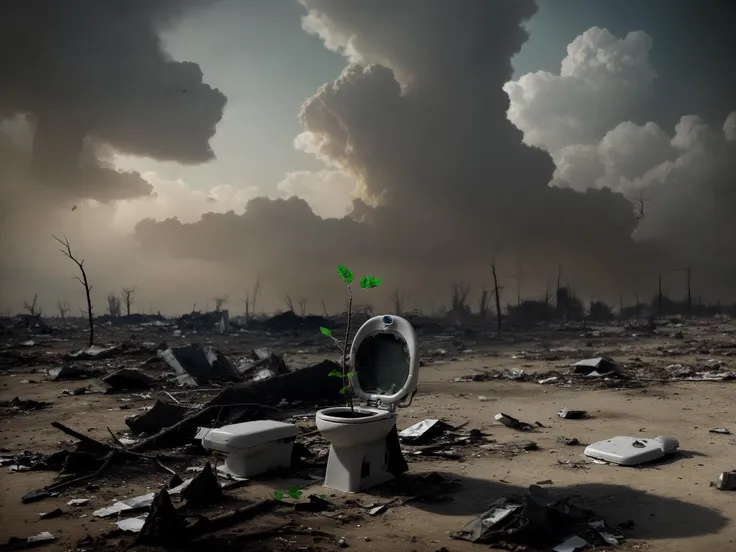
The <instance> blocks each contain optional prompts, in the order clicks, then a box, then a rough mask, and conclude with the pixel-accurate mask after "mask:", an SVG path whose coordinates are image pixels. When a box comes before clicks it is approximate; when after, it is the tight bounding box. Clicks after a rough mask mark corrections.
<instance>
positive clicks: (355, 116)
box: [137, 0, 655, 299]
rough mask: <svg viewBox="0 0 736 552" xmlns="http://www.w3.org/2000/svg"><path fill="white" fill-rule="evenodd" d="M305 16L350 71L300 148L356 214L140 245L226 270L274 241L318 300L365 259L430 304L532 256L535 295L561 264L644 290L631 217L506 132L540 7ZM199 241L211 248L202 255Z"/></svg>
mask: <svg viewBox="0 0 736 552" xmlns="http://www.w3.org/2000/svg"><path fill="white" fill-rule="evenodd" d="M301 3H302V4H303V5H304V7H305V8H306V9H307V15H306V16H305V19H304V21H303V26H304V28H305V29H306V30H307V31H308V32H312V33H314V34H317V35H318V36H319V37H320V38H321V39H322V40H323V41H324V43H325V45H326V47H328V48H330V49H333V50H335V51H337V52H340V53H342V54H343V55H345V57H346V58H347V61H348V62H349V64H348V66H347V67H346V68H345V69H344V70H343V72H342V73H341V74H340V75H339V76H338V77H337V78H336V79H335V80H334V81H333V82H329V83H326V84H324V85H323V86H321V87H320V88H319V89H318V90H317V91H316V92H315V94H314V95H313V96H312V97H310V98H308V99H307V100H306V101H305V102H304V104H303V105H302V108H301V110H300V113H299V118H300V121H301V122H302V125H303V127H304V133H302V134H301V135H300V136H299V137H297V139H296V141H295V145H296V146H297V147H298V148H300V149H302V150H303V151H308V152H311V153H313V154H315V155H316V156H317V157H318V158H319V159H322V160H323V161H325V164H326V165H327V170H333V171H343V172H344V173H347V174H349V175H350V178H352V179H354V180H355V181H357V182H359V183H360V187H359V190H358V193H359V197H358V198H356V199H355V201H354V204H353V208H354V211H353V213H352V214H351V216H350V217H349V218H347V219H339V220H334V221H332V222H330V221H322V220H321V219H319V218H316V217H315V215H314V213H309V212H308V211H307V209H306V203H304V204H298V203H293V204H291V203H289V202H272V203H271V204H267V203H264V202H261V201H260V200H259V203H258V204H257V205H256V204H255V203H254V202H251V204H249V206H248V209H247V211H246V213H245V214H244V215H243V216H242V217H240V218H238V217H230V216H229V215H213V216H212V217H211V218H209V219H208V220H207V221H205V220H203V221H202V222H201V223H197V224H195V225H189V226H187V225H176V224H173V223H168V224H161V225H153V224H146V225H140V226H139V227H138V232H137V235H138V237H139V239H140V240H141V241H142V243H144V244H146V245H147V246H149V247H157V248H159V249H160V250H169V251H174V250H183V247H182V246H183V244H185V243H186V244H187V247H186V254H188V255H198V256H201V257H202V258H212V259H214V258H219V259H226V258H230V257H231V255H232V247H230V238H229V236H230V235H237V236H240V237H241V239H242V240H244V243H249V242H247V240H248V239H249V238H245V237H244V236H247V235H248V234H249V233H253V234H254V235H263V234H264V233H267V235H268V239H269V243H270V244H271V246H272V247H273V248H275V249H276V250H279V251H283V250H288V251H290V252H292V255H293V256H292V257H291V262H292V263H293V264H292V266H299V267H309V268H300V271H301V270H305V271H308V272H307V273H308V274H310V275H312V276H313V277H314V284H313V286H312V289H315V286H317V287H318V286H320V285H321V282H323V281H324V277H320V276H319V274H320V273H325V274H327V275H328V276H327V277H328V278H329V273H330V272H331V271H330V270H329V268H328V267H329V266H330V265H331V264H334V263H335V262H346V263H349V262H351V260H355V262H360V263H361V264H364V265H367V266H369V267H371V270H374V271H380V272H382V273H383V274H386V275H387V278H388V279H390V280H391V281H392V282H394V283H395V284H396V285H398V286H402V287H407V288H408V287H410V288H411V289H412V290H413V291H414V293H415V294H416V296H417V298H419V299H421V298H427V297H429V296H430V295H436V294H437V293H438V290H439V289H444V288H445V287H446V286H447V285H448V284H449V282H451V281H453V280H457V279H459V278H463V279H467V280H471V281H474V282H476V283H481V282H484V281H487V279H488V277H489V271H488V265H487V263H488V261H489V260H490V259H491V258H493V257H494V255H495V258H496V260H497V262H499V263H502V264H503V263H504V262H505V261H504V259H507V258H508V259H514V260H515V258H516V256H517V255H521V256H523V257H524V258H525V266H526V267H527V269H528V270H529V271H530V273H531V274H533V276H531V275H530V276H529V278H528V281H529V282H530V286H534V285H536V286H537V287H536V289H538V290H541V289H543V286H546V280H547V278H548V276H549V275H550V274H554V273H555V271H556V269H557V265H558V264H559V263H563V264H565V265H566V266H568V267H569V269H570V272H571V273H573V272H575V273H577V278H579V281H576V285H577V286H578V289H582V288H584V286H585V283H586V282H588V283H592V285H591V288H593V287H594V288H596V293H602V292H603V291H602V290H603V289H604V288H606V287H609V288H610V287H613V286H621V285H623V284H622V283H621V282H622V281H623V280H624V279H625V278H636V275H634V274H632V273H631V271H628V270H627V269H626V267H625V266H624V265H622V264H621V263H617V262H616V261H614V260H610V258H611V257H613V258H617V259H619V258H622V257H625V258H628V259H632V260H633V261H634V262H640V263H641V265H642V266H644V267H645V268H644V270H643V272H646V258H654V257H655V255H652V254H651V252H648V251H644V250H643V249H635V248H634V246H633V242H632V240H631V237H630V236H631V233H632V232H633V230H634V227H635V224H634V222H633V221H632V209H631V205H630V203H629V202H628V201H627V200H626V199H625V198H623V197H621V196H617V195H615V194H612V193H611V192H610V191H607V190H600V191H599V190H590V191H588V192H586V193H577V192H574V191H572V190H560V189H552V188H549V187H548V186H547V183H548V182H549V181H550V180H551V178H552V176H553V171H554V163H553V161H552V159H550V157H549V156H548V155H547V154H546V153H544V152H542V151H540V150H537V149H532V148H529V147H527V146H525V145H524V144H523V143H522V140H523V133H522V132H520V131H519V130H518V129H517V128H515V127H514V126H513V125H512V124H511V123H510V122H509V121H508V120H507V117H506V111H507V110H508V107H509V98H508V96H507V94H506V93H505V92H504V90H503V87H504V84H505V83H506V82H508V80H509V79H510V78H511V75H512V74H513V69H512V66H511V58H512V57H513V56H514V54H515V53H517V52H518V51H519V50H520V48H521V46H522V44H523V43H524V41H525V40H526V38H527V34H526V31H525V30H524V28H523V24H524V22H525V21H526V20H528V19H529V18H530V17H531V16H532V15H533V14H534V13H535V10H536V6H535V4H534V2H533V1H532V0H522V1H501V2H485V1H482V0H474V1H468V2H463V3H462V4H457V5H455V4H448V3H447V2H443V1H439V0H433V1H427V2H424V3H422V4H421V6H419V5H418V4H415V3H402V2H393V1H385V0H380V1H376V2H370V3H360V2H341V1H336V0H302V1H301ZM632 41H633V42H637V40H636V39H632ZM622 63H623V62H622ZM346 188H347V185H346ZM333 189H334V190H337V189H338V188H337V186H335V187H334V188H333ZM263 201H267V200H263ZM311 203H312V204H313V205H315V206H316V201H314V200H313V201H312V202H311ZM267 205H268V208H266V206H267ZM315 208H316V207H315ZM251 209H254V210H255V209H258V211H261V210H262V211H263V212H268V213H270V215H269V218H267V219H266V218H262V217H263V215H261V214H255V212H254V213H251ZM282 211H283V213H282ZM287 212H289V213H290V216H289V217H285V216H283V215H284V214H286V213H287ZM280 213H281V215H280ZM257 220H263V221H264V222H263V224H264V227H263V228H264V230H262V231H261V232H260V233H259V231H258V230H257V228H258V226H257V222H256V221H257ZM266 220H267V221H268V222H265V221H266ZM282 225H283V228H282ZM275 227H276V228H278V231H277V232H274V231H273V229H274V228H275ZM590 227H595V228H596V235H595V238H593V237H592V234H591V233H589V232H588V231H587V230H588V229H589V228H590ZM305 228H309V231H308V232H307V231H305V230H304V229H305ZM583 230H584V231H583ZM199 232H202V233H207V234H208V235H209V238H208V239H207V240H204V239H202V241H201V243H199V242H198V243H199V245H198V246H195V245H193V244H194V243H195V236H197V235H199ZM587 238H589V239H587ZM281 239H283V240H284V241H280V240H281ZM213 243H217V244H219V246H218V247H214V246H212V245H211V244H213ZM205 244H207V245H205ZM249 247H250V246H249ZM252 247H254V248H256V247H257V246H256V244H255V243H254V244H253V246H252ZM241 251H242V252H243V253H242V255H243V259H244V260H243V262H252V261H254V260H257V261H258V262H261V263H263V264H264V265H268V266H272V263H273V262H276V261H275V260H274V259H271V258H269V255H268V254H267V253H266V252H263V251H260V250H258V253H257V254H254V250H252V249H250V248H243V249H241ZM246 258H247V259H248V261H246V260H245V259H246ZM323 261H324V264H323ZM282 262H284V261H282ZM514 262H515V261H514ZM512 264H513V262H512ZM315 267H316V268H315ZM373 267H375V268H373ZM512 270H513V269H512ZM292 272H293V271H292ZM289 273H290V271H285V274H289ZM417 274H421V275H422V276H421V277H417ZM272 278H273V284H274V285H275V286H276V287H277V288H282V289H283V288H285V287H287V286H290V285H299V284H292V283H290V282H289V281H288V279H287V278H282V276H281V275H280V273H279V271H276V272H275V273H273V274H272ZM328 281H329V280H328ZM593 282H594V283H593ZM627 285H628V284H627ZM632 285H633V284H632ZM617 289H618V288H617ZM308 291H309V290H308V289H305V293H306V292H308Z"/></svg>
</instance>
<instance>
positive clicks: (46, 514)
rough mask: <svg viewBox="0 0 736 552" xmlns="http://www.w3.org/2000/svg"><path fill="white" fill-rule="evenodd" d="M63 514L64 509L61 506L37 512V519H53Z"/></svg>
mask: <svg viewBox="0 0 736 552" xmlns="http://www.w3.org/2000/svg"><path fill="white" fill-rule="evenodd" d="M63 515H64V511H63V510H62V509H61V508H57V509H56V510H51V511H50V512H42V513H40V514H38V517H39V519H53V518H57V517H60V516H63Z"/></svg>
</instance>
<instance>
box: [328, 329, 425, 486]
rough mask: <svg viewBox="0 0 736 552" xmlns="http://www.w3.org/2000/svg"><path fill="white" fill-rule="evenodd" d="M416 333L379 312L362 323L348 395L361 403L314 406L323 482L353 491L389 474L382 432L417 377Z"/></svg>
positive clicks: (388, 428) (385, 433) (354, 348)
mask: <svg viewBox="0 0 736 552" xmlns="http://www.w3.org/2000/svg"><path fill="white" fill-rule="evenodd" d="M418 368H419V360H418V358H417V338H416V334H415V333H414V328H413V327H412V326H411V324H410V323H409V322H408V321H407V320H405V319H404V318H401V317H400V316H394V315H390V314H385V315H381V316H375V317H373V318H371V319H370V320H368V321H367V322H366V323H365V324H363V325H362V326H361V327H360V329H359V330H358V332H357V333H356V334H355V338H354V339H353V344H352V346H351V348H350V370H351V371H355V373H356V375H355V377H353V379H352V385H353V396H354V397H357V398H358V399H359V400H360V401H361V404H360V406H355V408H354V412H351V409H350V407H349V406H337V407H332V408H324V409H322V410H319V411H318V412H317V415H316V422H317V429H318V430H319V432H320V433H321V434H322V437H324V439H325V440H327V441H328V442H329V443H330V453H329V457H328V460H327V473H326V474H325V482H324V486H325V487H328V488H330V489H334V490H337V491H342V492H347V493H355V492H358V491H361V490H364V489H367V488H370V487H373V486H375V485H379V484H381V483H385V482H386V481H389V480H391V479H393V475H392V474H391V473H390V472H389V471H388V469H387V468H388V460H389V454H388V447H387V443H386V441H387V437H388V434H389V433H390V432H391V430H392V429H393V428H394V427H395V426H396V407H397V406H398V407H402V408H403V407H407V406H409V405H410V404H411V401H412V399H413V398H414V394H415V393H416V389H417V380H418V378H419V372H418Z"/></svg>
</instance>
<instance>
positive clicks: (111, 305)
mask: <svg viewBox="0 0 736 552" xmlns="http://www.w3.org/2000/svg"><path fill="white" fill-rule="evenodd" d="M121 307H122V305H121V304H120V297H118V296H117V295H115V293H110V294H108V296H107V312H108V314H109V315H110V316H111V317H112V318H117V317H118V316H120V311H121Z"/></svg>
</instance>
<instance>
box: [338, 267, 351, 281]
mask: <svg viewBox="0 0 736 552" xmlns="http://www.w3.org/2000/svg"><path fill="white" fill-rule="evenodd" d="M337 274H338V275H339V276H340V278H342V281H343V282H345V283H346V284H350V283H352V281H353V273H352V272H351V271H350V269H349V268H347V267H344V266H342V265H337Z"/></svg>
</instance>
